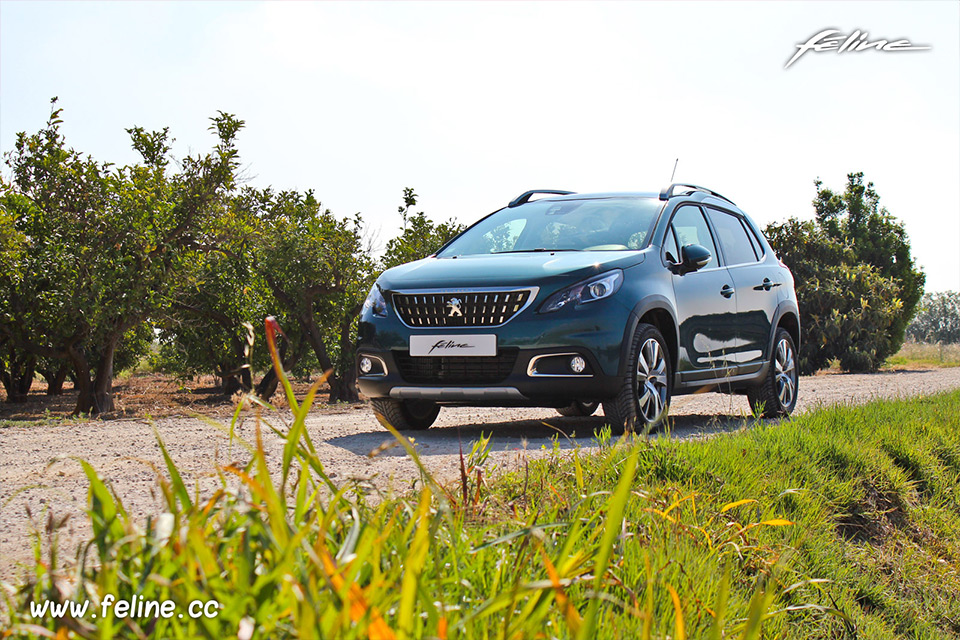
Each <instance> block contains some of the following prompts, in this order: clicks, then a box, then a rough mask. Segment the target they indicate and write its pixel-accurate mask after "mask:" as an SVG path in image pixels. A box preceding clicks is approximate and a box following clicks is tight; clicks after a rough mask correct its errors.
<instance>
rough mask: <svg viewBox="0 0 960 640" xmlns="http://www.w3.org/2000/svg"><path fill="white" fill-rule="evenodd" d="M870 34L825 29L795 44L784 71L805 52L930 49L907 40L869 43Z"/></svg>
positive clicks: (857, 31) (858, 31)
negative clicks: (794, 51)
mask: <svg viewBox="0 0 960 640" xmlns="http://www.w3.org/2000/svg"><path fill="white" fill-rule="evenodd" d="M869 37H870V34H868V33H867V32H866V31H864V32H861V31H860V30H859V29H857V30H856V31H854V32H853V33H851V34H849V35H846V36H845V35H843V32H841V31H839V30H838V29H825V30H823V31H821V32H820V33H818V34H816V35H814V36H811V37H810V39H809V40H807V41H806V42H801V43H799V44H797V52H796V53H795V54H793V57H792V58H790V61H789V62H787V64H786V66H785V67H784V69H788V68H789V67H790V65H792V64H793V63H794V62H796V61H797V60H798V59H799V58H800V56H802V55H803V54H805V53H806V52H807V51H816V52H818V53H819V52H822V51H836V52H837V53H850V52H851V51H866V50H867V49H876V50H877V51H888V52H890V51H892V52H897V51H925V50H928V49H931V48H932V47H929V46H927V45H915V44H912V43H911V42H910V41H909V40H905V39H900V40H893V41H890V40H876V41H874V42H870V41H869Z"/></svg>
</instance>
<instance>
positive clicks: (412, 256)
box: [382, 187, 466, 269]
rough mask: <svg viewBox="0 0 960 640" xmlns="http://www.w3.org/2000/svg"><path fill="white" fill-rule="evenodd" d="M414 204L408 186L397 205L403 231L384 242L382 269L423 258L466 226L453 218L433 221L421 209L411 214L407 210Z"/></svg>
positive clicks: (414, 200) (413, 194) (435, 250)
mask: <svg viewBox="0 0 960 640" xmlns="http://www.w3.org/2000/svg"><path fill="white" fill-rule="evenodd" d="M415 206H417V194H416V193H414V192H413V189H411V188H409V187H408V188H406V189H404V190H403V204H402V205H401V206H400V207H398V208H397V211H398V212H399V213H400V216H401V218H402V219H403V227H402V232H401V233H400V235H399V236H397V237H395V238H393V239H391V240H390V241H389V242H388V243H387V250H386V252H385V253H384V255H383V260H382V268H383V269H389V268H390V267H395V266H397V265H400V264H404V263H406V262H413V261H414V260H420V259H422V258H426V257H427V256H429V255H432V254H434V253H436V252H437V251H439V250H440V248H441V247H442V246H443V245H445V244H446V243H447V242H449V241H450V240H451V239H452V238H453V237H454V236H456V235H457V234H459V233H460V232H462V231H463V230H464V229H465V228H466V227H465V226H464V225H462V224H459V223H457V222H456V221H455V220H453V219H452V218H451V219H450V220H447V221H446V222H441V223H439V224H435V223H434V222H433V221H432V220H430V219H429V218H427V216H426V214H425V213H424V212H423V211H419V212H417V213H415V214H411V213H410V210H411V209H412V208H413V207H415Z"/></svg>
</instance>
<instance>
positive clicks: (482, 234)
mask: <svg viewBox="0 0 960 640" xmlns="http://www.w3.org/2000/svg"><path fill="white" fill-rule="evenodd" d="M662 205H663V203H662V202H660V201H659V200H658V199H656V198H649V197H624V196H620V197H610V198H591V199H583V200H539V201H536V202H531V203H528V204H525V205H521V206H519V207H516V208H513V209H502V210H500V211H498V212H496V213H494V214H492V215H490V216H488V217H487V218H485V219H483V220H481V221H480V222H478V223H477V224H476V225H474V226H473V227H471V228H470V229H468V230H467V231H465V232H464V233H463V235H461V236H460V237H459V238H457V239H456V240H454V241H453V242H452V243H451V244H450V246H448V247H447V248H446V249H444V250H443V251H441V252H440V253H439V254H437V255H438V257H440V258H450V257H453V256H471V255H483V254H490V253H526V252H536V251H628V250H639V249H643V248H645V247H646V246H647V243H648V242H649V240H650V234H651V232H652V231H653V225H654V224H655V223H656V220H657V215H658V214H659V213H660V209H661V208H662Z"/></svg>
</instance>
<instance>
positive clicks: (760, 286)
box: [753, 278, 780, 291]
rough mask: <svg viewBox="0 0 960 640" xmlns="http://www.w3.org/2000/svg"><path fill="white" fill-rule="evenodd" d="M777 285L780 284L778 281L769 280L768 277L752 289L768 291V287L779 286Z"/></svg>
mask: <svg viewBox="0 0 960 640" xmlns="http://www.w3.org/2000/svg"><path fill="white" fill-rule="evenodd" d="M779 286H780V283H779V282H771V281H770V278H764V279H763V282H761V283H760V284H758V285H757V286H755V287H754V288H753V289H754V291H770V289H773V288H774V287H779Z"/></svg>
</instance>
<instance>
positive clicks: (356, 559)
mask: <svg viewBox="0 0 960 640" xmlns="http://www.w3.org/2000/svg"><path fill="white" fill-rule="evenodd" d="M291 396H292V394H291ZM310 400H311V399H310V398H309V397H308V398H307V399H306V400H305V402H304V403H303V404H301V405H297V404H296V401H295V400H294V399H293V398H292V397H291V398H290V399H289V402H290V404H291V406H297V407H299V408H298V411H297V414H296V415H297V417H296V419H295V420H294V421H293V423H292V426H291V427H290V428H289V431H287V432H286V435H287V444H286V447H285V449H284V451H283V458H282V461H273V463H268V461H267V459H266V457H265V455H264V453H263V450H262V448H261V447H260V446H259V445H258V443H256V442H255V443H250V460H249V462H248V463H247V464H245V465H243V466H230V467H225V468H223V469H221V470H220V477H221V481H222V482H221V484H222V489H221V490H220V491H218V492H217V493H216V494H214V495H212V496H198V495H196V494H195V493H194V492H193V491H191V489H190V488H188V487H187V486H185V485H184V484H183V482H182V481H181V479H180V476H179V473H178V472H177V470H176V468H175V467H174V465H173V464H172V462H170V463H169V464H168V466H167V468H166V469H164V470H158V475H159V476H160V477H161V486H162V491H163V493H164V495H165V499H166V503H167V505H168V511H169V512H168V513H167V514H164V515H162V516H161V517H159V518H157V519H155V520H151V521H150V522H148V523H146V525H145V526H144V523H142V522H136V521H134V519H133V518H131V517H129V516H128V515H127V514H126V512H125V511H124V509H123V506H122V504H120V502H119V500H117V499H116V497H115V496H114V495H113V494H112V493H111V491H110V489H109V487H108V485H107V484H105V483H104V482H102V481H101V480H100V479H99V478H98V476H97V474H96V471H95V470H94V469H92V468H90V467H89V466H88V467H86V471H87V474H88V476H89V479H90V517H91V518H92V521H93V525H94V537H93V539H91V540H90V541H89V543H88V544H87V545H85V546H84V547H82V549H81V551H80V555H79V563H78V564H77V566H76V567H74V568H71V569H62V568H61V567H62V566H63V565H62V563H61V562H60V560H59V559H58V558H57V557H56V556H50V557H48V556H43V557H39V555H40V554H39V552H38V558H37V563H36V568H35V573H34V575H33V576H32V578H31V580H30V581H29V582H28V583H27V584H25V585H23V586H22V587H20V588H19V590H17V591H16V592H12V593H9V595H8V599H7V603H6V608H7V611H8V612H10V614H11V615H12V618H11V619H10V620H8V621H7V625H8V628H7V630H6V631H5V632H3V635H5V636H8V635H15V636H34V637H53V636H54V635H55V634H57V633H59V634H61V635H58V636H57V637H90V638H93V637H98V638H99V637H127V638H142V637H157V638H160V637H163V638H167V637H170V638H195V637H207V638H222V637H234V636H237V637H240V638H283V637H324V638H398V639H402V638H477V639H481V638H483V639H485V638H551V637H561V638H672V639H674V640H676V639H679V638H695V639H699V638H761V637H762V638H863V639H869V640H875V639H883V638H930V639H934V638H937V639H940V638H950V637H960V392H958V393H951V394H944V395H939V396H935V397H929V398H922V399H917V400H911V401H901V402H876V403H872V404H869V405H865V406H860V407H835V408H831V409H825V410H820V411H816V412H813V413H809V414H806V415H803V416H800V417H798V418H796V419H792V420H788V421H784V422H781V423H779V424H770V423H767V424H745V425H744V429H742V430H741V431H739V432H737V433H733V434H729V435H724V436H720V437H717V438H713V439H710V440H705V441H698V442H683V443H680V442H675V441H671V440H670V439H667V438H660V439H657V440H655V441H648V440H645V439H643V438H641V437H628V438H624V439H621V440H614V439H611V438H610V437H609V436H608V435H606V434H600V441H601V443H602V446H601V449H600V451H599V453H596V454H591V455H585V454H583V453H582V452H580V451H577V450H574V451H573V452H570V451H566V452H564V451H561V450H560V449H559V447H558V448H557V449H556V451H555V454H554V455H551V456H548V457H547V458H546V459H543V460H540V461H537V462H531V463H530V464H529V465H528V466H527V467H526V468H525V469H523V470H522V471H520V472H517V473H512V474H509V475H505V476H500V477H497V478H494V479H487V478H486V477H485V476H484V472H485V464H484V463H485V461H486V451H487V450H486V447H485V443H484V442H483V441H482V440H481V441H480V442H478V443H476V445H475V446H474V447H473V449H472V450H471V451H466V452H465V453H464V456H463V459H462V475H461V482H460V483H458V484H456V485H455V486H447V487H441V486H437V484H436V483H435V482H434V481H433V480H432V479H431V478H430V477H429V476H428V475H426V472H424V475H423V477H422V482H421V487H422V490H421V491H420V492H419V493H418V494H414V495H409V496H405V497H403V498H400V499H393V500H384V501H380V502H378V503H377V504H371V503H368V502H367V501H366V500H365V498H364V494H363V493H362V492H360V491H359V490H357V489H356V488H355V487H353V486H351V485H349V484H346V485H342V486H340V485H337V484H336V483H335V482H334V481H333V480H331V479H330V478H329V477H328V476H327V475H326V474H325V473H324V470H323V465H322V462H321V461H320V460H319V459H318V458H317V456H316V455H315V453H314V447H313V443H312V442H311V440H310V438H309V435H308V433H307V432H306V430H305V429H303V416H305V415H306V410H307V409H308V407H309V403H310ZM263 428H264V429H267V428H269V427H268V426H266V425H264V427H263ZM284 429H285V428H284ZM396 435H397V436H398V437H399V438H400V439H401V444H403V445H404V446H405V447H406V448H407V449H408V452H409V453H410V454H411V455H413V456H416V445H415V443H414V444H411V443H410V442H409V441H408V440H406V439H405V438H402V436H400V435H399V434H396ZM168 460H169V459H168ZM60 526H62V523H60V522H57V521H56V520H55V519H51V520H49V521H48V526H47V530H46V531H44V532H41V533H39V534H38V536H40V535H42V536H51V537H55V536H56V535H57V530H58V528H59V527H60ZM38 548H39V545H38ZM63 551H64V552H67V551H68V550H63ZM71 555H72V553H71ZM98 558H99V560H98ZM107 594H110V595H112V596H114V597H115V598H116V599H118V600H130V599H131V598H134V599H135V601H136V599H137V598H142V599H145V600H161V601H162V600H170V601H171V602H173V603H174V604H175V606H176V611H179V612H185V611H187V607H188V603H190V602H193V601H198V600H199V601H203V602H207V601H209V600H216V601H218V602H220V603H222V605H223V607H222V608H221V609H220V610H219V611H218V612H217V615H216V617H212V618H207V617H203V616H201V617H199V618H191V617H189V616H184V617H183V618H182V619H181V618H178V617H177V616H176V615H174V616H173V617H171V618H164V617H162V616H160V617H158V616H156V615H153V616H140V617H133V618H131V617H126V616H120V615H118V614H117V612H116V611H115V610H114V609H112V608H110V607H106V608H104V605H103V603H104V602H105V598H104V597H105V596H106V595H107ZM45 600H46V601H54V602H63V601H73V602H77V603H82V602H84V601H89V602H90V603H91V604H90V610H89V611H88V612H86V613H85V615H78V616H76V617H75V618H70V617H69V616H68V617H67V618H60V619H54V618H53V617H52V616H50V615H47V616H41V617H34V616H32V615H31V613H30V611H31V609H30V607H31V603H33V604H34V605H37V604H38V603H42V602H43V601H45ZM91 612H96V613H97V614H98V615H97V617H96V618H93V617H92V616H91ZM101 612H106V615H105V616H104V615H100V614H101ZM11 625H12V626H11Z"/></svg>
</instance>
